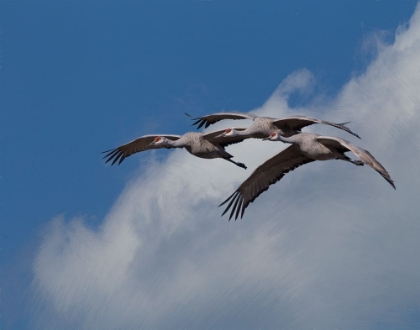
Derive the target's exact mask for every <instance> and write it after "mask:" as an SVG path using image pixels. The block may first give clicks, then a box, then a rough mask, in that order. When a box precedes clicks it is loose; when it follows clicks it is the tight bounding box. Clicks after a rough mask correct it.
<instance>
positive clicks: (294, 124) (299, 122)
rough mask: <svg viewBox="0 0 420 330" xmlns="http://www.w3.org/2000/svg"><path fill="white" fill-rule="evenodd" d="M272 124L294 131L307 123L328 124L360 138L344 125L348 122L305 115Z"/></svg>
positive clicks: (282, 119)
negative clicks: (331, 120)
mask: <svg viewBox="0 0 420 330" xmlns="http://www.w3.org/2000/svg"><path fill="white" fill-rule="evenodd" d="M273 124H274V125H275V126H277V127H279V128H281V126H288V127H290V128H291V129H294V130H296V131H300V130H301V129H302V128H304V127H306V126H309V125H313V124H324V125H330V126H333V127H336V128H339V129H342V130H344V131H346V132H347V133H350V134H352V135H354V136H356V137H358V138H359V139H360V136H359V135H357V134H356V133H354V132H352V131H351V130H350V128H348V127H347V126H345V124H348V122H347V123H340V124H336V123H333V122H330V121H325V120H321V119H316V118H311V117H306V116H290V117H284V118H280V119H277V120H275V121H274V122H273Z"/></svg>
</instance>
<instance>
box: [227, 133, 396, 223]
mask: <svg viewBox="0 0 420 330" xmlns="http://www.w3.org/2000/svg"><path fill="white" fill-rule="evenodd" d="M265 140H271V141H282V142H285V143H291V144H292V145H291V146H289V147H287V148H286V149H284V150H282V151H281V152H280V153H278V154H277V155H275V156H274V157H272V158H270V159H268V160H267V161H266V162H265V163H263V164H262V165H260V166H259V167H258V168H257V169H256V170H255V171H254V172H253V173H252V174H251V175H250V176H249V178H248V179H246V180H245V181H244V182H243V183H242V184H241V185H240V186H239V188H238V189H237V190H236V191H235V192H234V193H233V194H232V195H230V197H229V198H228V199H226V200H225V201H224V202H223V203H222V204H220V205H219V206H222V205H224V204H225V203H227V202H229V201H230V202H229V204H228V205H227V207H226V209H225V211H224V212H223V214H222V216H223V215H224V214H225V213H226V212H227V211H228V210H229V209H230V208H231V207H232V211H231V213H230V216H229V220H230V219H231V218H232V217H233V215H235V220H236V219H237V218H238V216H239V214H240V215H241V218H242V217H243V215H244V212H245V209H246V207H247V206H248V205H249V203H252V202H253V201H254V200H255V199H256V198H257V197H258V196H259V195H260V194H261V193H263V192H264V191H266V190H267V189H268V188H269V186H270V185H272V184H274V183H276V182H277V181H279V180H280V179H281V178H283V176H284V175H285V174H286V173H288V172H289V171H292V170H294V169H295V168H297V167H299V166H301V165H304V164H308V163H310V162H313V161H316V160H328V159H341V160H345V161H348V162H350V163H353V164H355V165H357V166H362V165H364V164H366V165H368V166H370V167H372V168H373V169H374V170H375V171H377V172H378V173H379V174H380V175H382V176H383V177H384V179H385V180H386V181H388V182H389V183H390V184H391V186H392V187H393V188H394V189H395V184H394V181H393V180H392V179H391V177H390V175H389V174H388V172H387V171H386V170H385V168H384V167H383V166H382V165H381V164H380V163H379V162H378V161H377V160H376V159H375V158H374V157H373V156H372V155H371V154H370V152H369V151H367V150H364V149H361V148H359V147H356V146H355V145H353V144H351V143H350V142H348V141H346V140H343V139H340V138H336V137H330V136H321V135H318V134H311V133H300V134H296V135H293V136H291V137H288V138H286V137H282V136H281V135H280V134H278V133H277V132H272V133H271V134H270V136H269V137H268V138H265ZM347 151H351V152H353V153H354V154H355V155H356V156H357V157H358V158H359V159H360V160H352V159H350V158H349V157H347V156H346V155H345V154H344V153H345V152H347Z"/></svg>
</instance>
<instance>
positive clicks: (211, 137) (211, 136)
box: [203, 127, 267, 148]
mask: <svg viewBox="0 0 420 330" xmlns="http://www.w3.org/2000/svg"><path fill="white" fill-rule="evenodd" d="M232 129H234V130H236V131H244V130H245V128H239V127H232ZM223 132H225V130H224V129H222V130H219V131H215V132H211V133H206V134H203V138H204V139H206V140H207V141H209V142H211V143H213V144H218V145H220V146H221V147H223V148H224V147H226V146H228V145H230V144H235V143H239V142H242V141H243V140H245V139H263V138H265V137H267V136H266V135H264V134H259V133H255V134H250V135H239V136H222V137H218V138H217V136H218V135H220V134H222V133H223Z"/></svg>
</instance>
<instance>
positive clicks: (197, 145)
mask: <svg viewBox="0 0 420 330" xmlns="http://www.w3.org/2000/svg"><path fill="white" fill-rule="evenodd" d="M236 129H237V130H239V131H241V130H244V128H236ZM221 132H223V131H215V132H211V133H206V134H204V133H197V132H189V133H186V134H184V135H171V134H161V135H159V134H154V135H144V136H141V137H139V138H137V139H135V140H133V141H131V142H128V143H126V144H124V145H121V146H119V147H117V148H114V149H110V150H106V151H104V152H103V153H105V156H104V157H103V158H105V159H106V163H108V162H110V161H112V163H111V165H114V164H115V163H116V162H118V164H121V163H122V161H123V160H124V159H125V158H127V157H129V156H131V155H132V154H135V153H137V152H141V151H145V150H150V149H160V148H167V149H170V148H185V149H186V150H187V151H188V152H189V153H190V154H192V155H194V156H196V157H199V158H205V159H213V158H223V159H225V160H227V161H229V162H231V163H233V164H235V165H237V166H239V167H242V168H245V169H246V166H245V165H244V164H242V163H237V162H235V161H233V160H232V159H231V158H233V156H232V155H231V154H229V153H228V152H227V151H226V150H225V147H226V146H228V145H230V144H234V143H239V142H241V141H243V140H244V139H245V137H243V136H232V137H223V138H221V137H217V136H218V135H220V133H221Z"/></svg>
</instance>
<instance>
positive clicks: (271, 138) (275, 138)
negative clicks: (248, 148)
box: [263, 132, 280, 141]
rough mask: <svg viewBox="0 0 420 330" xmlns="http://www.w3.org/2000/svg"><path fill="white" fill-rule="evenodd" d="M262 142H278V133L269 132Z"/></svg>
mask: <svg viewBox="0 0 420 330" xmlns="http://www.w3.org/2000/svg"><path fill="white" fill-rule="evenodd" d="M263 140H268V141H279V140H280V139H279V133H276V132H271V133H270V135H269V136H267V137H266V138H264V139H263Z"/></svg>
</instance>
